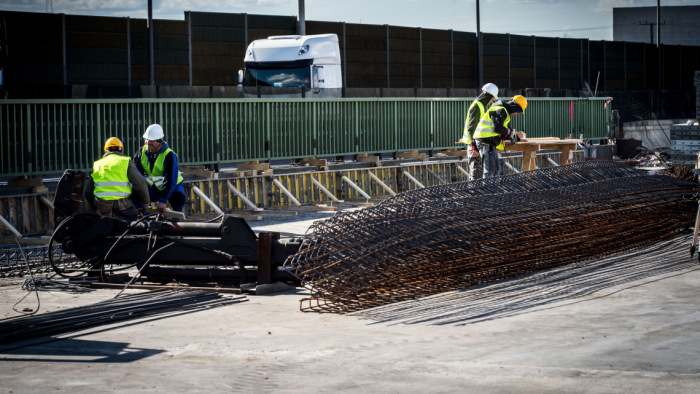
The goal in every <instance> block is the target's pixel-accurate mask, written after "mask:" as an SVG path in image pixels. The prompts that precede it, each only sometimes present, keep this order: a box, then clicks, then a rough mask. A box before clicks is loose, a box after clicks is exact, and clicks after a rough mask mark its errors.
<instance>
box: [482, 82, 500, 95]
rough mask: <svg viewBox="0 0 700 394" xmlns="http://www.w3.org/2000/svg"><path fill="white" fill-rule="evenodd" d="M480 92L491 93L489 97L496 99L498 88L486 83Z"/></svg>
mask: <svg viewBox="0 0 700 394" xmlns="http://www.w3.org/2000/svg"><path fill="white" fill-rule="evenodd" d="M481 91H482V92H488V93H491V95H492V96H493V97H494V98H498V86H496V85H494V84H492V83H490V82H489V83H487V84H486V85H484V87H483V88H481Z"/></svg>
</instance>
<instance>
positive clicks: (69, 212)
mask: <svg viewBox="0 0 700 394" xmlns="http://www.w3.org/2000/svg"><path fill="white" fill-rule="evenodd" d="M83 184H84V176H82V175H80V174H79V173H76V172H72V171H70V170H68V171H66V173H65V174H64V175H63V177H62V178H61V181H60V182H59V186H58V188H57V191H56V196H55V198H54V204H55V207H56V208H55V220H56V223H57V225H56V229H55V231H54V233H53V236H52V237H51V241H50V243H51V244H54V243H60V245H61V249H62V251H63V252H64V253H66V254H72V255H74V256H75V258H71V259H64V260H62V261H53V260H51V264H52V266H53V268H54V270H55V271H56V272H57V273H58V274H59V275H61V276H65V277H74V276H84V275H89V276H101V277H103V278H104V277H105V276H107V275H114V274H116V273H117V272H120V271H121V272H123V271H126V270H128V269H133V268H137V269H138V273H139V275H140V276H141V277H147V278H148V279H149V280H152V281H165V280H170V279H180V280H198V281H199V280H207V281H215V282H216V281H218V282H224V281H225V282H235V283H238V284H241V283H257V284H266V283H272V282H276V281H282V282H298V280H297V279H296V278H295V277H294V275H293V274H292V273H291V272H288V271H286V270H284V269H282V268H281V266H282V264H284V261H285V260H286V259H287V257H288V256H289V255H292V254H294V253H296V252H297V251H298V250H299V247H300V246H301V240H298V239H287V240H284V241H283V240H280V236H279V233H275V232H262V233H260V234H259V235H256V234H255V233H254V232H253V230H252V229H251V228H250V226H249V225H248V223H247V222H246V221H245V220H243V219H241V218H236V217H223V216H222V217H221V218H220V220H216V221H209V222H203V221H188V220H180V221H178V220H173V219H168V218H166V217H165V216H163V215H160V214H151V215H146V216H144V217H142V218H140V219H139V220H137V221H134V222H131V223H129V222H126V221H123V220H120V219H116V218H111V217H101V216H99V215H97V214H94V213H86V212H79V211H78V212H77V213H75V211H76V210H78V209H79V208H80V207H81V206H83V205H82V200H81V199H82V191H81V190H78V189H81V188H82V186H81V185H83Z"/></svg>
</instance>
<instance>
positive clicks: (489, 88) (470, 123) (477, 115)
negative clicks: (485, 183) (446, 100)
mask: <svg viewBox="0 0 700 394" xmlns="http://www.w3.org/2000/svg"><path fill="white" fill-rule="evenodd" d="M497 99H498V86H496V85H495V84H492V83H487V84H486V85H484V87H482V88H481V94H480V95H479V96H478V97H477V98H476V99H475V100H474V101H473V102H472V104H471V105H470V106H469V110H468V111H467V120H466V121H465V122H464V134H463V135H462V138H460V140H459V141H457V143H458V144H466V145H467V158H468V160H469V180H470V181H473V180H474V179H481V178H482V177H483V175H484V166H483V164H482V160H483V158H482V157H481V156H480V155H479V149H478V148H477V147H476V141H475V140H474V139H473V138H472V136H473V135H474V131H476V126H477V125H478V124H479V120H481V117H482V116H484V113H485V112H486V107H487V106H489V105H491V104H492V103H493V101H494V100H497Z"/></svg>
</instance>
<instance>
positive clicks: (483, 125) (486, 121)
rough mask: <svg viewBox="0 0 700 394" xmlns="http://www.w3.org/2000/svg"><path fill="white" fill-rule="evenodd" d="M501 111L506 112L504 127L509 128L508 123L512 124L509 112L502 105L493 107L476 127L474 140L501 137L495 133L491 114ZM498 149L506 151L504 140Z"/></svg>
mask: <svg viewBox="0 0 700 394" xmlns="http://www.w3.org/2000/svg"><path fill="white" fill-rule="evenodd" d="M499 109H502V110H504V111H506V120H505V122H503V127H508V123H510V114H509V113H508V110H507V109H506V108H505V107H502V106H500V105H496V106H493V107H491V108H489V110H488V111H486V113H485V114H484V116H482V117H481V120H480V121H479V125H478V126H476V130H475V131H474V138H482V139H485V138H490V137H500V136H501V135H500V134H498V133H496V132H495V131H493V121H492V120H491V113H492V112H493V111H498V110H499ZM496 149H500V150H504V149H505V145H504V144H503V140H501V142H500V143H499V144H498V146H496Z"/></svg>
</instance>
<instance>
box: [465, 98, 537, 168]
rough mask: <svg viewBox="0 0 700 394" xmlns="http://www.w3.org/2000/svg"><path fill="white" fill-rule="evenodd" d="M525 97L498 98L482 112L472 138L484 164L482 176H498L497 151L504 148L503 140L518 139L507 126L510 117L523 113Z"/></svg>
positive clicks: (512, 140) (513, 131)
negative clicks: (505, 99) (504, 99)
mask: <svg viewBox="0 0 700 394" xmlns="http://www.w3.org/2000/svg"><path fill="white" fill-rule="evenodd" d="M526 108H527V99H526V98H525V97H523V96H521V95H517V96H513V98H512V99H510V100H508V101H503V100H499V101H496V102H495V103H493V105H492V106H491V108H489V109H488V111H486V113H484V116H482V117H481V120H479V125H478V126H477V127H476V131H475V132H474V136H473V138H474V140H475V141H476V146H477V148H478V149H479V154H480V155H481V157H482V162H483V165H484V178H489V177H494V176H498V175H499V173H500V171H501V166H500V162H499V160H498V151H499V150H504V149H505V145H504V141H505V140H510V141H511V144H515V143H516V142H517V141H519V140H520V137H519V136H518V134H517V133H516V132H515V130H513V129H512V128H510V127H509V124H510V119H511V118H512V117H513V116H516V115H517V114H520V113H524V112H525V109H526Z"/></svg>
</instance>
